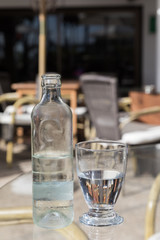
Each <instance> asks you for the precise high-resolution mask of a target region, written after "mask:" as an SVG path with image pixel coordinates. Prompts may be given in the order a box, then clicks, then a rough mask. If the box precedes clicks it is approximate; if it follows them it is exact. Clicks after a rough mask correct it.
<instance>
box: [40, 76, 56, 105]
mask: <svg viewBox="0 0 160 240" xmlns="http://www.w3.org/2000/svg"><path fill="white" fill-rule="evenodd" d="M60 87H61V81H60V75H59V74H57V73H49V74H44V75H43V76H42V101H45V102H52V101H59V100H60V99H61V88H60Z"/></svg>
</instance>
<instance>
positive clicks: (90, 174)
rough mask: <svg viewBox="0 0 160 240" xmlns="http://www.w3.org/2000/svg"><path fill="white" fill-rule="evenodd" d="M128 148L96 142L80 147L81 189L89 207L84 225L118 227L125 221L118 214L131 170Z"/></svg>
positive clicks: (81, 218)
mask: <svg viewBox="0 0 160 240" xmlns="http://www.w3.org/2000/svg"><path fill="white" fill-rule="evenodd" d="M127 153H128V150H127V145H126V144H123V143H121V142H117V141H107V140H93V141H84V142H80V143H77V144H76V165H77V174H78V178H79V181H80V186H81V189H82V192H83V195H84V198H85V201H86V203H87V205H88V207H89V212H88V213H84V214H83V215H82V216H81V217H80V218H79V220H80V222H81V223H84V224H87V225H91V226H109V225H117V224H120V223H122V222H123V218H122V217H121V216H119V215H118V214H117V213H116V212H115V211H114V209H113V208H114V205H115V203H116V201H117V198H118V196H119V194H120V191H121V188H122V184H123V182H124V177H125V173H126V167H127V155H128V154H127Z"/></svg>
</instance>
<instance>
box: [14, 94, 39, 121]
mask: <svg viewBox="0 0 160 240" xmlns="http://www.w3.org/2000/svg"><path fill="white" fill-rule="evenodd" d="M38 102H39V100H38V99H36V98H35V97H33V96H25V97H22V98H19V99H18V100H17V101H16V102H15V103H14V104H13V107H14V110H13V112H12V121H11V124H14V123H15V115H16V111H17V109H18V108H19V107H20V106H22V105H23V104H26V103H35V104H36V103H38Z"/></svg>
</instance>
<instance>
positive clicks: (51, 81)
mask: <svg viewBox="0 0 160 240" xmlns="http://www.w3.org/2000/svg"><path fill="white" fill-rule="evenodd" d="M41 77H42V87H43V86H53V87H60V86H61V80H60V79H61V75H60V74H58V73H46V74H43V75H42V76H41Z"/></svg>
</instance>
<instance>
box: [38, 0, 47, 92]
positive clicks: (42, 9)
mask: <svg viewBox="0 0 160 240" xmlns="http://www.w3.org/2000/svg"><path fill="white" fill-rule="evenodd" d="M45 72H46V0H40V6H39V59H38V80H39V81H38V91H39V96H40V95H41V94H40V91H41V90H40V89H41V76H42V75H43V74H44V73H45Z"/></svg>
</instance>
